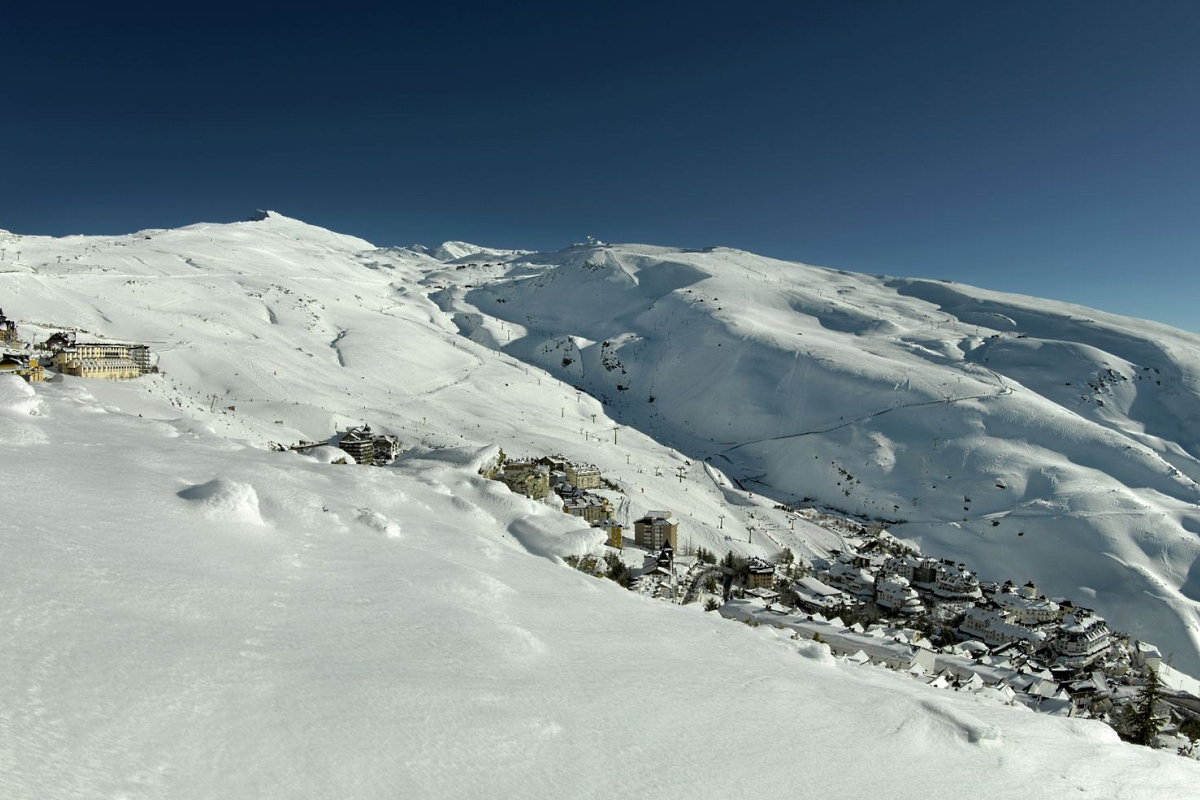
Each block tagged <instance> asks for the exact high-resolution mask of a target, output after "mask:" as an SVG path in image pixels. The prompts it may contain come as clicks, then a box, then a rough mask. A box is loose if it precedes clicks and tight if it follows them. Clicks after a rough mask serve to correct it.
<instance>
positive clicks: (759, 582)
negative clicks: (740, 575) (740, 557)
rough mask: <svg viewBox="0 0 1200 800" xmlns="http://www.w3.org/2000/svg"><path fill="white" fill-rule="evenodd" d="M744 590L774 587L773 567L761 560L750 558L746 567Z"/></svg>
mask: <svg viewBox="0 0 1200 800" xmlns="http://www.w3.org/2000/svg"><path fill="white" fill-rule="evenodd" d="M746 568H747V575H746V588H748V589H770V588H771V587H772V586H774V585H775V565H774V564H769V563H767V562H766V561H763V560H762V559H761V558H757V557H756V558H751V559H750V562H749V564H747V566H746Z"/></svg>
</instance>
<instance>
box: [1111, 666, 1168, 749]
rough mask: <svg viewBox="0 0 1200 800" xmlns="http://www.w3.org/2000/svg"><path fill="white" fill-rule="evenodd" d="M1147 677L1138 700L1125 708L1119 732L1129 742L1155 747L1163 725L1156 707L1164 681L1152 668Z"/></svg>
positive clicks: (1147, 672) (1147, 671)
mask: <svg viewBox="0 0 1200 800" xmlns="http://www.w3.org/2000/svg"><path fill="white" fill-rule="evenodd" d="M1146 678H1147V681H1146V685H1145V686H1143V687H1142V691H1141V692H1140V693H1139V694H1138V697H1137V700H1136V701H1135V702H1133V703H1131V704H1129V705H1128V706H1127V707H1126V708H1125V713H1124V715H1123V719H1122V724H1121V730H1120V731H1118V733H1120V735H1121V738H1122V739H1124V740H1125V741H1127V742H1133V743H1134V744H1140V745H1145V746H1146V747H1153V746H1154V742H1155V740H1156V739H1157V738H1158V730H1159V728H1160V727H1162V723H1161V722H1160V721H1159V720H1158V718H1157V717H1155V715H1154V709H1155V707H1156V706H1157V705H1158V702H1159V700H1160V699H1161V698H1162V681H1160V680H1159V679H1158V673H1157V672H1155V671H1154V670H1152V669H1149V670H1146Z"/></svg>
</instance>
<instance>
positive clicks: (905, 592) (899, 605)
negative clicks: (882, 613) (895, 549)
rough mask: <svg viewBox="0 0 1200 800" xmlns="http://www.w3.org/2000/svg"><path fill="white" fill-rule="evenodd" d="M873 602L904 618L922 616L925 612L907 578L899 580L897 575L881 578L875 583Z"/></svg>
mask: <svg viewBox="0 0 1200 800" xmlns="http://www.w3.org/2000/svg"><path fill="white" fill-rule="evenodd" d="M875 602H876V603H878V604H879V605H880V606H881V607H883V608H887V609H890V610H892V611H895V612H896V613H897V614H904V615H906V616H910V615H913V614H922V613H924V611H925V605H924V604H923V603H922V602H921V598H920V597H919V596H918V595H917V590H916V589H914V588H912V585H911V584H910V583H909V582H908V579H907V578H901V577H900V576H899V575H888V576H885V577H881V578H880V579H879V580H878V581H877V582H876V583H875Z"/></svg>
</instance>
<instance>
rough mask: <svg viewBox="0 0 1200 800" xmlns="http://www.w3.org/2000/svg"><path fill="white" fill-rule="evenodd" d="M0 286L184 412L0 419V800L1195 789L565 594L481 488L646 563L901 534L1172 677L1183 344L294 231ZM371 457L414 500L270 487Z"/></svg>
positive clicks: (1184, 452)
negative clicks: (320, 444)
mask: <svg viewBox="0 0 1200 800" xmlns="http://www.w3.org/2000/svg"><path fill="white" fill-rule="evenodd" d="M0 249H2V253H0V305H2V307H3V308H4V311H5V312H6V313H7V314H8V316H10V317H12V318H16V319H17V320H18V322H19V323H20V326H21V329H20V330H21V333H22V334H23V335H26V336H27V337H28V336H31V335H37V336H38V337H39V338H44V337H45V335H48V334H49V333H50V332H51V331H55V330H60V329H64V328H73V329H78V330H79V331H81V333H80V336H81V338H86V337H90V336H106V337H112V338H119V339H126V340H130V339H132V340H137V341H142V342H146V343H148V344H150V346H151V347H152V348H153V349H154V351H155V352H156V353H157V358H158V366H159V368H160V370H161V373H160V374H158V375H151V376H146V377H143V378H141V379H139V380H137V381H133V382H128V383H108V382H103V381H83V380H78V379H72V378H67V379H65V380H64V381H62V382H53V383H48V384H44V385H40V386H37V387H36V388H33V389H31V388H29V387H28V386H27V385H25V384H24V383H22V382H20V381H18V380H17V379H15V378H11V377H3V378H0V380H3V384H2V385H0V463H2V464H4V473H3V474H4V481H5V485H6V488H7V489H8V492H7V495H8V498H9V502H8V503H7V506H6V511H5V514H4V515H3V517H0V519H3V522H4V524H3V525H2V526H0V533H2V538H0V546H2V547H3V550H2V551H0V565H2V566H0V569H2V570H3V576H2V577H3V580H0V598H3V602H2V603H0V615H2V619H3V624H2V625H0V636H3V637H4V638H3V644H4V646H3V647H0V675H2V676H4V677H0V708H3V709H5V711H4V713H3V714H0V776H2V777H0V794H2V795H4V796H11V797H68V796H78V795H80V794H101V795H104V796H113V797H210V796H224V797H228V796H233V797H261V796H264V795H273V796H287V797H328V796H330V795H333V794H337V795H339V796H347V797H394V796H397V795H404V796H424V797H433V796H485V795H486V796H535V795H536V796H542V795H545V794H549V793H555V794H559V795H566V796H581V797H587V796H608V795H610V794H612V793H614V792H615V791H621V790H622V789H623V788H624V789H626V790H627V789H630V788H636V789H637V791H639V792H640V793H642V794H645V795H647V796H661V797H667V796H679V795H681V794H699V795H708V794H717V793H721V794H733V795H738V796H749V795H751V794H754V793H757V792H765V791H777V790H778V789H779V787H780V785H781V782H785V783H786V782H787V781H788V779H790V778H791V779H794V777H795V774H796V759H797V754H798V753H799V754H803V758H802V761H803V763H805V764H808V765H809V768H808V769H807V770H805V775H806V777H805V778H804V779H803V780H800V781H799V782H796V781H795V780H793V781H792V782H790V783H787V785H788V786H789V787H790V789H789V791H792V792H793V793H795V794H798V795H800V796H817V795H821V796H824V795H828V794H830V793H840V794H846V795H866V794H868V793H876V792H878V793H887V794H889V795H890V796H897V797H940V796H950V795H951V794H954V795H958V794H961V791H962V785H961V784H960V783H958V782H957V781H955V780H948V779H947V776H951V775H964V774H970V775H972V776H974V779H975V780H981V781H985V782H986V783H987V786H988V792H989V794H991V795H994V796H997V797H1022V798H1030V797H1035V798H1036V797H1060V796H1063V795H1064V794H1066V793H1068V792H1070V791H1074V790H1080V789H1081V790H1083V791H1085V792H1089V793H1091V794H1092V795H1096V796H1100V795H1105V794H1108V793H1110V789H1111V788H1112V786H1113V784H1114V782H1117V781H1120V782H1121V788H1122V791H1124V792H1125V793H1127V794H1128V795H1129V796H1132V797H1165V796H1177V795H1179V791H1180V787H1182V786H1184V785H1186V783H1187V782H1194V781H1195V779H1196V777H1197V771H1196V767H1195V765H1194V764H1192V763H1190V762H1187V761H1185V760H1183V759H1173V758H1170V757H1167V756H1163V755H1161V754H1157V753H1153V752H1150V751H1146V750H1142V749H1137V748H1132V747H1127V746H1125V745H1122V744H1120V743H1119V742H1117V741H1116V738H1115V734H1113V733H1112V732H1111V730H1109V729H1108V728H1107V727H1105V726H1103V725H1102V724H1100V723H1093V722H1084V721H1066V720H1058V719H1049V718H1044V717H1041V716H1038V715H1034V714H1031V713H1028V712H1023V711H1021V710H1020V709H1016V708H1010V707H1004V706H1000V705H998V704H994V703H991V702H985V701H983V700H980V699H977V698H975V697H973V696H958V695H955V694H953V693H946V692H942V693H937V692H934V691H933V690H930V689H927V688H925V687H923V686H921V685H919V684H917V683H915V682H912V681H909V680H907V679H906V678H904V677H903V676H899V675H895V674H891V673H886V672H881V671H877V670H874V669H871V668H860V667H854V666H851V665H847V664H842V663H835V662H832V661H831V660H830V659H829V657H828V655H827V651H825V650H824V649H823V648H822V647H821V646H819V645H816V644H814V643H807V642H797V641H793V640H791V639H789V638H787V637H786V636H784V635H782V634H781V633H779V632H776V631H774V630H769V629H757V630H751V629H748V628H745V627H743V626H741V625H735V624H733V623H729V622H726V621H723V620H720V619H718V618H717V617H716V615H713V614H707V615H706V614H701V613H698V612H697V611H696V610H695V609H694V608H692V607H687V608H678V607H674V606H669V605H665V604H657V603H652V602H649V601H646V600H643V599H641V598H638V597H636V596H634V595H631V594H630V593H628V592H624V591H623V590H621V589H619V588H618V587H617V586H616V585H615V584H612V583H611V582H604V581H596V580H595V579H593V578H590V577H586V576H584V575H582V574H580V573H577V572H575V571H573V570H569V569H566V568H564V567H563V566H562V565H561V563H559V562H558V561H557V559H556V556H559V555H566V554H571V553H583V552H586V551H587V550H588V549H589V548H591V547H593V546H594V545H595V544H596V542H597V541H598V539H599V534H597V533H595V532H594V531H592V530H591V529H588V528H586V527H582V524H581V523H579V522H578V521H577V520H574V519H573V518H570V517H567V516H565V515H563V514H561V513H559V512H558V511H556V510H554V509H553V508H551V507H550V506H548V505H545V504H539V503H535V502H533V501H529V500H526V499H524V498H521V497H518V496H515V495H512V494H510V493H509V492H508V491H507V489H505V488H504V487H503V486H501V485H500V484H498V483H495V482H489V481H485V480H483V479H482V478H480V477H479V476H478V475H477V474H476V468H477V466H478V465H479V463H480V462H481V460H483V459H486V458H488V457H489V456H490V454H492V453H493V452H494V448H495V447H497V446H499V447H502V448H504V450H505V451H506V452H508V453H510V454H522V453H529V454H537V453H551V452H564V453H566V454H567V455H569V456H572V457H575V458H579V459H582V460H587V461H592V462H595V463H597V464H598V465H599V466H600V467H601V468H602V470H603V471H604V472H605V474H606V475H607V476H609V477H611V479H613V480H615V481H616V482H617V483H619V484H620V485H622V486H623V487H624V489H625V498H626V499H625V501H624V502H623V503H622V504H621V507H620V508H619V510H618V513H619V514H620V516H621V517H622V518H623V519H624V520H625V521H628V520H630V519H633V518H634V517H635V516H636V515H640V514H641V513H643V512H645V511H646V510H648V509H650V508H669V509H673V510H674V511H675V513H676V515H677V517H678V518H679V519H680V522H681V539H685V540H687V541H688V542H689V543H690V544H693V545H697V546H698V545H703V546H706V547H709V548H710V549H715V550H718V551H723V550H725V549H728V548H731V547H732V548H734V549H738V550H740V551H742V552H746V553H758V554H763V555H771V554H774V553H775V552H776V551H777V550H778V549H779V548H781V547H784V546H787V547H791V548H792V549H793V550H794V551H795V552H797V553H798V554H813V553H820V552H824V550H825V549H826V548H828V547H831V546H836V545H838V544H839V537H838V534H837V533H836V532H833V531H828V530H825V529H823V528H819V527H817V526H815V525H810V524H806V523H803V522H795V521H794V520H792V521H791V522H789V521H788V518H787V516H786V515H784V514H783V513H782V512H779V511H777V510H775V509H774V508H773V506H774V504H775V502H776V501H792V500H799V499H801V498H802V497H804V496H808V497H810V498H812V499H813V500H814V501H817V502H820V503H824V504H826V505H830V506H836V507H840V508H844V509H847V510H851V511H856V512H858V511H861V512H863V513H867V514H870V515H873V516H880V517H887V518H890V519H894V520H904V522H903V523H901V524H896V525H893V527H892V530H893V532H895V533H897V534H898V535H900V536H907V537H911V538H914V539H919V540H920V541H921V543H922V544H923V546H924V547H925V549H926V550H927V551H929V552H931V553H933V554H937V555H943V554H944V555H950V556H954V557H958V558H961V559H963V560H965V561H966V562H967V563H968V564H969V565H970V566H972V567H973V568H975V569H977V570H979V571H980V572H981V573H982V574H983V576H984V577H995V578H999V579H1004V578H1005V577H1012V578H1014V579H1018V580H1025V579H1028V578H1033V579H1034V580H1036V581H1037V582H1038V583H1039V585H1041V586H1043V588H1044V589H1045V590H1046V591H1048V592H1050V593H1055V594H1058V593H1061V594H1066V595H1068V596H1071V597H1073V598H1074V599H1076V600H1077V602H1078V601H1081V600H1086V601H1087V602H1089V603H1091V604H1093V605H1094V606H1095V607H1096V608H1097V609H1098V610H1099V611H1100V612H1101V613H1102V614H1104V615H1105V616H1107V617H1108V618H1109V619H1110V620H1111V621H1112V622H1113V623H1114V626H1116V627H1118V628H1125V629H1130V630H1134V631H1136V632H1137V633H1138V634H1139V635H1140V636H1142V637H1143V638H1146V639H1149V640H1151V641H1155V642H1157V643H1158V644H1160V645H1161V646H1163V647H1164V649H1165V650H1172V649H1173V650H1174V651H1175V665H1176V666H1180V667H1185V668H1190V667H1191V666H1192V665H1193V664H1195V663H1196V661H1197V638H1196V637H1195V636H1194V635H1193V630H1194V628H1195V625H1196V620H1195V603H1194V601H1193V599H1192V595H1193V594H1194V593H1195V591H1196V589H1195V584H1194V582H1190V579H1189V573H1190V570H1191V565H1192V563H1193V562H1194V561H1195V555H1196V545H1195V542H1196V536H1195V534H1194V533H1193V532H1192V531H1193V530H1194V529H1195V526H1196V524H1197V523H1196V520H1200V514H1198V513H1196V506H1195V502H1196V497H1195V492H1196V487H1195V484H1194V482H1193V480H1192V478H1193V477H1200V469H1197V468H1196V461H1195V457H1194V455H1195V454H1196V453H1197V440H1198V439H1200V437H1197V436H1196V427H1195V425H1196V414H1197V412H1196V409H1197V403H1196V383H1195V370H1196V367H1195V357H1194V356H1193V355H1192V353H1193V352H1195V348H1194V345H1195V344H1196V343H1197V339H1196V337H1193V336H1190V335H1188V334H1183V333H1181V332H1179V331H1175V330H1173V329H1169V328H1165V327H1162V326H1155V325H1152V324H1151V323H1142V322H1139V321H1135V320H1127V319H1122V318H1117V317H1111V316H1104V315H1101V314H1099V313H1098V312H1091V311H1087V310H1085V309H1078V308H1072V307H1068V306H1064V305H1062V304H1056V303H1049V302H1044V301H1037V300H1033V299H1030V298H1017V297H1012V296H1005V295H996V294H990V293H986V292H982V291H979V290H973V289H968V288H966V287H961V286H955V285H949V284H939V283H933V284H930V283H925V282H919V281H899V280H892V279H886V278H869V277H865V276H858V275H852V274H848V273H839V272H834V271H830V270H823V269H817V268H813V267H806V266H802V265H798V264H785V263H782V262H777V261H772V260H769V259H763V258H759V257H757V256H752V255H750V254H746V253H741V252H737V251H731V250H722V249H716V250H711V251H703V252H689V251H680V250H673V249H664V248H651V247H645V246H607V245H588V246H577V247H572V248H569V249H567V250H565V251H562V252H559V253H520V252H501V251H495V250H488V249H486V248H473V247H471V246H464V247H458V246H455V247H449V246H448V247H447V248H444V249H443V250H441V251H438V250H436V249H435V250H430V251H425V250H422V249H420V248H397V249H377V248H374V247H373V246H372V245H370V244H369V243H367V242H365V241H362V240H360V239H355V238H353V237H348V236H343V235H340V234H337V233H334V232H330V231H326V230H323V229H320V228H316V227H314V226H311V225H306V224H304V223H301V222H299V221H296V220H291V219H288V218H286V217H282V216H279V215H277V214H263V215H260V217H259V218H258V219H256V220H255V221H250V222H244V223H234V224H228V225H193V226H189V227H186V228H181V229H176V230H166V231H160V230H152V231H141V232H139V233H137V234H134V235H129V236H118V237H66V238H61V239H52V238H44V237H26V236H19V235H16V234H0ZM456 254H457V255H456ZM472 254H474V255H472ZM1109 370H1111V372H1109ZM1068 383H1070V385H1069V386H1068V385H1067V384H1068ZM1089 383H1090V384H1092V386H1088V384H1089ZM1093 386H1094V387H1095V388H1093ZM577 387H578V388H577ZM651 397H653V398H654V399H653V402H651V400H650V398H651ZM596 398H599V399H596ZM601 401H603V402H601ZM1101 401H1102V402H1103V404H1101ZM363 421H366V422H369V423H370V424H371V425H372V427H373V428H375V429H376V430H380V431H383V432H390V433H393V434H396V435H398V436H399V437H400V438H401V440H402V442H403V444H404V445H405V447H406V448H407V449H408V453H407V455H406V456H405V457H403V458H402V459H401V461H400V462H398V463H397V465H395V466H394V467H393V468H388V469H375V468H367V467H340V466H335V465H332V464H330V463H329V461H330V460H331V459H330V455H329V453H327V452H325V451H321V450H318V451H316V452H315V453H314V454H313V455H308V456H306V455H300V454H296V453H272V452H269V451H267V449H266V448H265V444H266V443H267V442H268V441H295V440H297V439H300V438H305V439H323V438H326V437H328V436H330V435H331V434H333V433H334V432H335V431H336V430H339V429H343V428H345V427H346V426H347V425H350V424H359V423H361V422H363ZM727 475H728V476H730V477H731V478H733V479H735V480H737V481H740V482H741V483H742V485H744V486H745V487H747V488H748V489H749V490H750V491H746V490H743V489H739V488H738V486H737V485H735V483H734V482H733V480H730V478H727V477H726V476H727ZM839 484H840V485H839ZM935 487H936V488H935ZM847 492H848V494H847ZM968 497H969V498H970V499H969V500H967V499H965V498H968ZM993 521H997V522H999V525H993V524H992V522H993ZM793 528H794V529H793ZM752 529H753V531H754V532H755V533H756V534H757V535H754V537H753V542H752V543H751V542H748V541H747V540H748V539H750V538H751V532H752ZM1019 534H1023V535H1019ZM537 556H547V558H540V557H537ZM798 656H799V657H798ZM767 731H769V732H770V735H765V734H764V732H767ZM865 753H870V754H872V755H871V757H870V758H869V759H868V760H867V762H866V764H867V766H864V760H863V758H864V754H865ZM917 761H919V762H920V763H922V764H924V765H925V766H926V767H927V775H928V779H927V780H915V779H914V778H913V777H912V776H911V766H912V764H913V763H914V762H917ZM815 764H820V765H823V766H822V767H821V768H819V769H817V768H813V767H812V765H815ZM809 773H811V774H809ZM899 775H904V776H905V777H904V778H902V779H901V778H897V776H899Z"/></svg>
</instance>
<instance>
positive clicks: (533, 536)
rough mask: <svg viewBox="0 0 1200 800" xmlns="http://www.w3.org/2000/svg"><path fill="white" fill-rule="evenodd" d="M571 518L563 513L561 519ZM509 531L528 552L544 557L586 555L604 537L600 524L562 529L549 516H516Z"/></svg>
mask: <svg viewBox="0 0 1200 800" xmlns="http://www.w3.org/2000/svg"><path fill="white" fill-rule="evenodd" d="M563 517H566V515H565V514H564V515H563ZM574 519H575V518H574V517H566V519H564V520H563V522H566V521H567V520H574ZM508 532H509V533H511V534H512V535H513V537H514V538H516V540H517V541H518V542H520V543H521V546H523V547H524V548H525V549H526V550H528V551H529V552H530V553H533V554H534V555H537V556H545V557H547V558H552V557H554V556H558V557H560V558H565V557H567V556H583V555H587V554H588V553H590V552H592V551H593V550H595V549H596V548H597V547H599V546H600V545H602V544H604V541H605V538H606V536H605V534H604V532H603V531H602V530H600V529H599V528H592V527H583V526H581V527H577V528H574V529H571V530H565V531H564V530H563V526H562V525H556V524H552V523H551V522H550V519H548V518H533V519H518V520H515V521H514V522H513V523H512V524H511V525H509V526H508Z"/></svg>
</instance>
